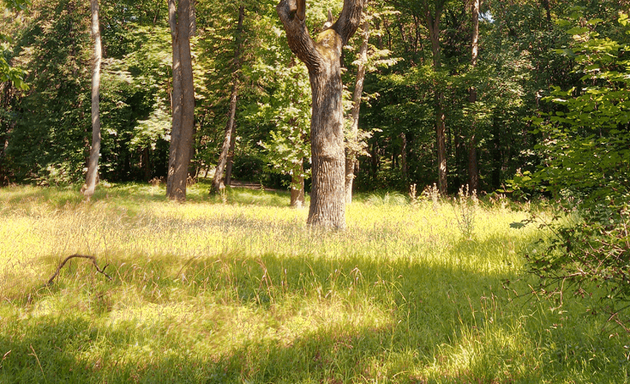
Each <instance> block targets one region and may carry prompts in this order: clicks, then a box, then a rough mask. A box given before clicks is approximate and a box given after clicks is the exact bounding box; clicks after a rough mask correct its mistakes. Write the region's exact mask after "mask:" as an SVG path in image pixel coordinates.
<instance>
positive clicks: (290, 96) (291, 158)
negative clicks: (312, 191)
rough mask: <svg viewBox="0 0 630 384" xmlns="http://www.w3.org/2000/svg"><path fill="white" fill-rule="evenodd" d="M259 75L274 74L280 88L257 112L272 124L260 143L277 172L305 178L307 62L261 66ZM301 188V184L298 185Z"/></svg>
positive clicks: (308, 113) (308, 109) (308, 116)
mask: <svg viewBox="0 0 630 384" xmlns="http://www.w3.org/2000/svg"><path fill="white" fill-rule="evenodd" d="M256 73H257V75H259V76H261V77H265V78H267V79H268V78H270V77H271V76H274V77H275V79H274V82H275V83H276V85H277V88H275V89H273V90H270V94H269V96H267V97H265V98H263V99H262V100H261V102H260V103H259V105H258V107H259V108H258V113H257V114H256V115H255V116H256V117H258V118H259V119H260V121H261V122H263V123H266V124H270V125H271V126H273V128H272V129H271V130H270V131H269V138H268V139H267V140H266V141H264V142H262V141H261V142H260V143H259V144H260V145H261V146H262V147H263V148H264V149H265V150H266V151H265V155H266V156H265V158H266V159H267V161H268V162H269V164H270V165H271V167H272V169H273V170H275V171H276V172H279V173H281V174H285V175H291V176H292V178H293V179H294V180H295V179H296V177H302V178H306V177H307V176H308V174H309V173H310V172H309V171H308V170H307V171H305V170H304V162H305V161H310V157H311V151H310V123H311V89H310V82H309V78H308V72H307V70H306V66H304V65H303V64H301V63H300V64H296V65H292V66H291V65H288V66H287V65H282V64H280V63H277V62H276V63H275V65H274V66H262V65H261V66H259V67H258V68H257V69H256ZM295 187H296V188H299V187H300V186H295Z"/></svg>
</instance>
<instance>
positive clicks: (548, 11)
mask: <svg viewBox="0 0 630 384" xmlns="http://www.w3.org/2000/svg"><path fill="white" fill-rule="evenodd" d="M541 3H542V6H543V8H545V12H546V14H547V23H549V24H550V25H551V6H550V4H549V0H541Z"/></svg>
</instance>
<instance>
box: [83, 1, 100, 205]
mask: <svg viewBox="0 0 630 384" xmlns="http://www.w3.org/2000/svg"><path fill="white" fill-rule="evenodd" d="M90 6H91V10H92V38H93V39H94V63H93V67H92V147H91V149H90V158H89V160H88V172H87V176H86V180H85V189H84V191H83V194H84V195H85V196H86V197H87V198H88V199H90V198H91V197H92V195H94V189H95V188H96V182H97V178H98V157H99V156H100V153H101V117H100V112H99V96H100V88H101V57H102V49H101V31H100V28H99V19H98V10H99V9H98V0H90Z"/></svg>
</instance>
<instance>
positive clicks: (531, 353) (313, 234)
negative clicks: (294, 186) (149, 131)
mask: <svg viewBox="0 0 630 384" xmlns="http://www.w3.org/2000/svg"><path fill="white" fill-rule="evenodd" d="M207 189H208V185H207V184H203V183H202V184H197V185H195V186H193V187H191V190H190V191H189V200H188V202H187V203H186V204H183V205H180V204H176V203H170V202H168V201H166V199H165V198H164V195H165V193H164V188H163V187H160V186H151V185H143V184H127V185H101V186H100V187H99V188H98V190H97V194H96V195H95V196H94V198H93V199H92V201H91V202H84V201H83V199H82V196H81V195H80V192H79V191H78V190H77V189H76V188H70V189H64V188H35V187H9V188H3V189H0V383H136V382H137V383H625V382H628V368H629V367H630V362H629V361H628V358H629V350H628V346H629V345H630V338H629V336H628V334H627V333H625V331H623V330H621V329H618V328H614V327H611V326H610V325H607V323H606V319H605V318H602V317H598V316H590V315H585V314H584V313H585V312H586V310H587V309H588V308H589V306H590V305H591V304H593V303H589V302H588V300H574V299H572V298H565V299H564V303H563V305H562V306H561V307H559V308H558V307H557V305H556V304H557V303H552V302H549V301H546V300H536V298H535V297H534V298H532V297H529V298H516V292H521V293H522V292H527V290H528V289H527V286H528V284H535V280H533V279H532V278H529V277H528V276H526V275H525V274H524V270H523V268H524V258H523V252H524V251H525V250H526V249H528V248H531V247H532V246H533V245H532V244H533V242H534V241H535V240H536V239H538V238H539V237H540V236H541V235H543V234H542V233H541V232H540V231H539V230H538V229H537V227H536V226H534V225H530V226H527V227H525V228H523V229H513V228H510V223H513V222H516V221H520V220H523V219H525V218H527V217H528V214H527V212H526V211H525V209H524V207H518V206H514V205H512V204H510V203H508V202H506V201H502V200H497V201H485V202H482V203H479V204H476V203H475V202H474V201H466V202H463V203H459V204H457V203H454V202H453V201H433V200H431V199H425V200H420V201H418V202H417V203H415V204H411V203H410V201H409V199H408V198H407V197H406V196H402V195H397V194H386V195H365V196H358V197H357V199H356V201H355V202H354V203H353V204H352V205H351V206H349V207H348V209H347V224H348V228H347V230H346V231H343V232H326V231H317V230H310V229H309V228H307V226H306V223H305V222H306V216H307V214H308V210H307V209H301V210H295V209H290V208H289V207H288V206H287V205H288V200H289V197H288V195H287V194H285V193H280V192H264V191H257V190H246V189H236V188H235V189H231V190H229V191H228V195H227V203H226V202H224V201H222V199H221V198H220V197H209V196H206V191H207ZM543 215H544V212H543ZM75 253H79V254H85V255H92V256H95V257H96V258H97V260H98V264H99V266H101V267H102V266H105V265H107V268H106V273H107V274H108V275H110V276H111V277H112V280H108V279H107V278H106V277H105V276H104V275H102V274H100V273H97V272H96V271H95V268H94V266H93V265H92V264H91V263H90V262H89V260H82V259H73V260H72V261H70V262H69V263H68V264H67V265H66V266H65V267H64V268H63V269H62V270H61V272H60V274H59V276H58V277H57V278H56V279H55V280H54V282H53V283H52V284H51V285H49V286H47V285H46V282H47V281H48V279H49V278H50V277H51V276H52V275H53V273H54V272H55V270H56V269H57V266H58V265H59V263H60V262H61V261H62V260H63V259H64V258H65V257H66V256H69V255H72V254H75ZM506 280H509V281H511V283H510V284H508V285H507V286H506V283H505V282H506Z"/></svg>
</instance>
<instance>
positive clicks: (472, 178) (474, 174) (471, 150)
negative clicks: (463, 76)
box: [468, 0, 480, 192]
mask: <svg viewBox="0 0 630 384" xmlns="http://www.w3.org/2000/svg"><path fill="white" fill-rule="evenodd" d="M479 7H480V0H473V9H472V22H473V34H472V56H471V66H472V68H475V67H476V66H477V56H478V54H479ZM469 101H470V102H471V103H476V102H477V90H476V89H475V87H474V86H473V87H471V88H470V95H469ZM475 121H476V119H473V120H472V126H471V132H470V142H469V143H468V187H469V188H470V190H471V191H477V192H479V165H478V163H477V137H476V136H477V124H476V122H475Z"/></svg>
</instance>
